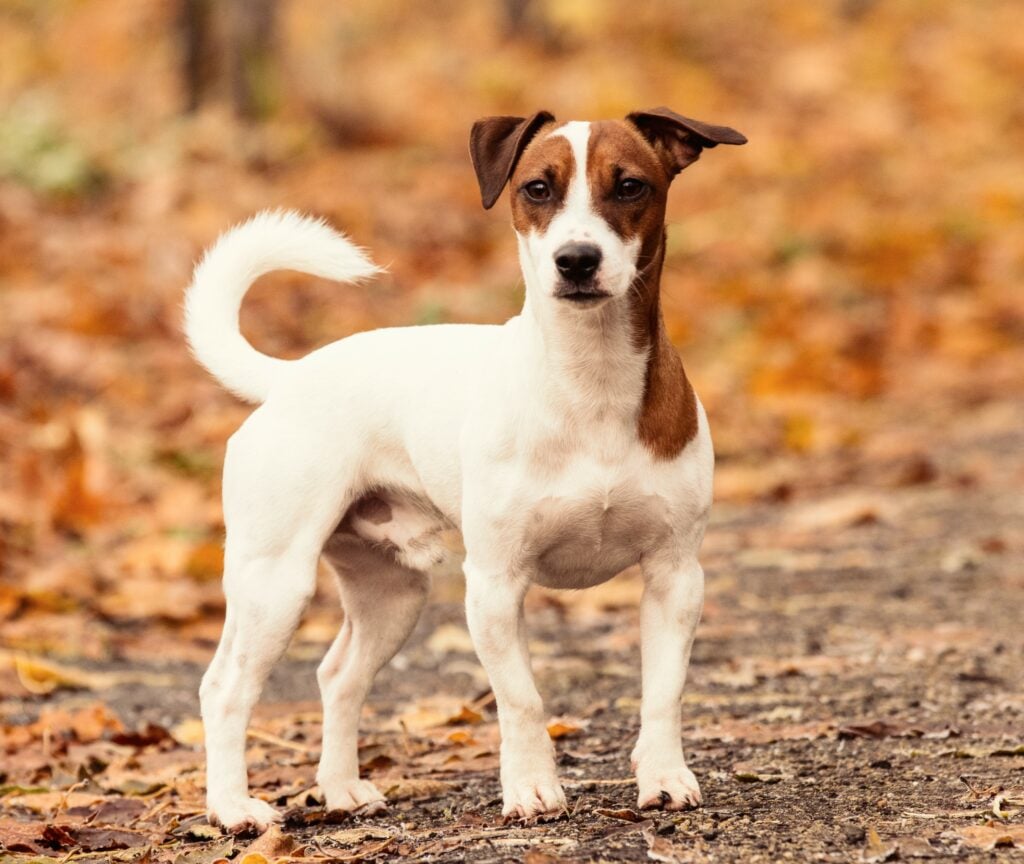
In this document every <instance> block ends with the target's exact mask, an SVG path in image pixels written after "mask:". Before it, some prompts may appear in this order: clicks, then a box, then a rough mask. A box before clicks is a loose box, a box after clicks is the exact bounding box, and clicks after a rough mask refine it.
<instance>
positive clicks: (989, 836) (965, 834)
mask: <svg viewBox="0 0 1024 864" xmlns="http://www.w3.org/2000/svg"><path fill="white" fill-rule="evenodd" d="M958 833H959V835H960V836H961V837H962V838H963V839H964V842H965V843H967V845H968V846H973V847H975V848H976V849H985V850H989V849H1000V848H1005V847H1015V846H1020V847H1024V825H1000V824H995V823H992V822H989V823H987V824H985V825H971V826H969V827H967V828H961V829H960V830H959V832H958Z"/></svg>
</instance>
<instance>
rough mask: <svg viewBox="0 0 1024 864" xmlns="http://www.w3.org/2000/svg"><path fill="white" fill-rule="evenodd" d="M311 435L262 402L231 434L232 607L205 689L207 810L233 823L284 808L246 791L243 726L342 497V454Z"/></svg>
mask: <svg viewBox="0 0 1024 864" xmlns="http://www.w3.org/2000/svg"><path fill="white" fill-rule="evenodd" d="M261 410H262V409H261ZM278 426H282V428H278ZM268 427H269V428H268ZM309 437H310V436H309V435H307V434H306V433H305V432H303V431H302V430H301V429H297V428H296V427H295V426H294V425H293V426H291V427H283V424H275V423H273V422H272V421H270V419H269V418H267V417H266V416H263V417H260V412H259V411H257V413H256V414H254V415H253V416H252V417H251V418H250V420H249V421H247V423H246V424H245V426H243V427H242V429H240V430H239V432H238V433H236V435H235V437H234V438H233V439H232V440H231V443H230V445H229V447H228V454H227V458H226V460H225V468H224V514H225V522H226V524H227V543H226V550H225V568H224V593H225V597H226V599H227V616H226V619H225V624H224V633H223V635H222V637H221V642H220V645H219V647H218V648H217V653H216V655H215V657H214V659H213V662H212V663H211V664H210V668H209V669H208V670H207V672H206V674H205V675H204V676H203V683H202V686H201V688H200V694H199V695H200V701H201V704H202V715H203V724H204V728H205V736H206V760H207V762H206V766H207V767H206V785H207V812H208V815H209V817H210V820H211V822H214V823H219V824H220V825H222V826H223V827H224V828H226V829H228V830H232V831H238V830H244V829H247V828H255V829H260V830H262V829H263V828H265V827H266V826H267V825H268V824H269V823H270V822H273V821H277V820H278V819H279V818H280V817H279V815H278V813H277V812H276V811H275V810H274V808H273V807H271V806H270V805H269V804H267V803H266V802H264V801H261V800H259V799H256V798H251V797H249V794H248V780H247V776H246V766H245V744H246V727H247V726H248V724H249V719H250V717H251V715H252V710H253V708H254V706H255V705H256V702H257V701H258V699H259V697H260V693H261V691H262V689H263V684H264V682H265V681H266V678H267V675H268V674H269V673H270V670H271V668H272V667H273V665H274V664H275V663H276V662H277V660H278V659H279V658H280V656H281V655H282V654H283V653H284V650H285V648H286V647H287V646H288V642H289V640H290V639H291V636H292V634H293V633H294V631H295V628H296V627H297V626H298V623H299V619H300V618H301V616H302V613H303V610H304V609H305V608H306V605H307V603H308V602H309V600H310V598H311V597H312V596H313V592H314V590H315V586H316V567H317V561H318V559H319V555H320V550H321V549H322V547H323V544H324V540H325V538H326V537H327V536H328V535H329V534H330V532H331V530H332V529H333V527H334V524H335V523H336V521H337V519H338V514H339V511H340V509H341V508H343V507H344V505H345V500H344V499H345V491H344V489H345V487H344V484H343V483H342V482H340V481H341V477H342V474H343V472H342V471H341V470H340V469H341V467H342V466H341V463H340V462H339V461H336V459H335V458H334V457H332V464H331V465H330V466H327V467H325V466H323V465H319V466H318V465H315V464H313V461H312V460H313V456H312V454H314V453H315V452H317V451H318V450H319V449H321V448H318V447H316V446H314V445H315V444H316V443H317V442H314V441H310V440H308V438H309ZM331 469H333V470H331ZM339 490H340V491H339Z"/></svg>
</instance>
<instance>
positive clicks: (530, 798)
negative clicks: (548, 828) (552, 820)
mask: <svg viewBox="0 0 1024 864" xmlns="http://www.w3.org/2000/svg"><path fill="white" fill-rule="evenodd" d="M501 797H502V801H503V806H502V808H501V815H502V816H504V817H505V819H506V820H508V821H511V820H516V819H533V818H536V817H543V816H548V817H552V816H560V815H561V814H562V813H565V812H566V811H567V810H568V809H569V808H568V805H567V804H566V803H565V793H564V792H563V791H562V787H561V785H560V784H559V782H558V781H557V780H555V779H554V778H552V779H550V780H540V781H533V782H531V781H525V782H519V783H511V784H509V785H507V786H506V787H505V788H504V789H503V790H502V795H501Z"/></svg>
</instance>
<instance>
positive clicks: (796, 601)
mask: <svg viewBox="0 0 1024 864" xmlns="http://www.w3.org/2000/svg"><path fill="white" fill-rule="evenodd" d="M1020 407H1021V406H1019V405H1016V406H1005V407H1004V408H1003V409H1001V410H1002V412H1003V413H1002V414H1000V415H999V416H1000V417H1002V418H1004V419H1005V418H1007V417H1009V416H1011V415H1012V413H1013V411H1014V410H1015V409H1017V408H1020ZM1022 443H1024V437H1022V436H1021V433H1020V431H1019V430H1018V429H1014V428H1012V424H1009V425H1008V424H1006V423H1005V422H1000V423H995V422H993V423H991V424H988V425H987V426H986V424H984V423H981V424H977V425H976V426H975V427H974V428H973V429H972V430H970V431H969V432H964V433H959V432H958V433H953V432H951V433H950V435H949V436H948V438H947V440H946V441H945V443H944V445H943V446H942V447H941V448H939V449H937V450H936V451H934V453H933V460H934V468H935V471H936V472H937V473H938V475H939V478H940V479H939V480H938V481H937V482H931V481H929V482H909V481H908V483H907V484H898V485H897V486H896V487H894V488H882V487H880V486H879V487H875V488H872V487H869V486H861V487H857V488H853V487H850V488H848V489H846V490H840V492H841V494H839V495H837V494H836V493H835V491H834V490H833V492H832V493H830V494H829V495H828V496H827V497H825V496H823V495H818V496H815V495H811V494H807V495H801V496H797V497H796V498H794V499H793V500H790V501H786V502H778V501H776V502H769V503H761V504H753V505H749V506H742V507H740V506H729V507H726V506H723V507H720V508H718V510H717V511H716V515H715V518H714V521H713V524H712V526H711V529H710V531H709V534H708V540H707V545H706V554H705V556H704V557H705V565H706V569H707V573H708V599H707V605H706V611H705V615H704V620H703V623H702V627H701V632H700V634H699V637H698V640H697V644H696V648H695V652H694V659H693V665H692V671H691V676H690V683H689V686H688V690H687V694H686V697H685V721H684V724H685V728H684V737H685V741H686V750H687V754H688V757H689V760H690V764H691V767H692V768H693V769H694V771H695V772H696V773H697V775H698V777H699V778H700V780H701V783H702V786H703V790H704V797H705V802H706V804H705V806H704V807H703V808H702V809H700V810H697V811H694V812H688V813H680V814H665V813H642V814H638V813H636V812H635V810H634V809H633V807H634V804H635V798H634V795H635V791H634V788H633V786H632V784H631V782H630V779H629V776H630V772H629V764H628V754H629V749H630V747H631V744H632V741H633V739H634V736H635V734H636V731H637V706H638V701H637V700H638V697H639V691H638V679H637V665H638V647H637V629H636V625H637V621H636V619H637V614H636V605H635V601H636V596H637V587H638V586H637V585H636V581H635V580H633V579H631V578H629V577H628V576H627V577H623V578H620V580H616V581H615V582H613V583H610V584H609V585H608V586H606V587H605V588H602V589H598V590H596V591H593V592H584V593H582V594H580V595H569V596H564V597H563V596H560V595H556V594H542V595H537V596H534V597H533V598H532V599H531V608H530V622H531V632H532V638H533V642H534V645H535V652H534V653H535V668H536V670H537V674H538V679H539V682H540V686H541V690H542V692H543V693H544V695H545V698H546V704H547V706H548V708H549V710H550V712H551V714H552V717H553V718H561V719H560V725H557V726H553V727H552V732H553V734H554V735H556V736H557V739H558V740H557V746H558V752H559V761H560V767H561V772H562V775H563V777H564V779H565V781H566V783H567V791H568V793H569V798H570V801H571V807H572V813H571V815H569V816H567V817H565V818H563V819H560V820H558V821H555V822H550V823H545V824H540V825H531V826H518V825H503V824H502V822H501V819H500V804H499V788H498V783H497V772H496V767H497V759H496V746H497V740H496V728H495V723H494V714H493V706H492V705H491V704H490V702H489V700H488V698H487V688H486V683H485V682H484V680H483V679H482V677H481V673H480V670H479V667H478V665H477V664H476V661H475V659H474V657H473V655H472V652H471V651H470V649H469V645H468V643H467V642H466V637H465V632H464V630H463V617H462V612H461V609H460V607H459V604H458V596H457V594H458V586H457V582H455V581H452V580H449V579H447V578H441V579H440V580H439V581H438V584H437V587H436V592H435V593H436V594H437V599H436V602H435V603H433V604H432V605H431V607H430V608H429V610H428V612H427V614H426V615H425V616H424V620H423V621H422V622H421V624H420V626H419V628H418V630H417V632H416V634H415V636H414V638H413V640H412V642H411V643H410V645H409V646H408V647H407V648H406V649H405V650H404V651H403V652H402V654H400V655H399V657H398V658H396V661H395V662H394V663H393V664H392V666H391V667H390V668H388V669H387V670H386V671H385V672H384V673H383V674H382V675H381V677H380V679H379V681H378V685H377V687H376V688H375V691H374V695H373V697H372V700H371V705H370V708H369V710H368V712H367V716H366V718H365V721H364V730H365V733H366V737H365V739H364V741H363V746H362V752H361V761H362V763H363V767H364V771H365V772H366V773H367V774H368V775H369V776H370V777H372V778H373V779H374V780H375V781H376V782H377V783H378V784H379V785H380V786H381V787H382V788H383V789H386V790H388V794H389V797H390V798H391V799H392V804H391V807H390V809H389V811H388V812H387V813H385V814H383V815H379V816H372V817H366V818H357V819H353V820H348V821H345V822H343V823H341V824H332V823H330V822H328V821H325V820H324V818H323V816H322V814H321V813H320V812H319V811H318V809H317V808H316V807H315V806H313V805H315V790H314V789H312V788H311V787H312V784H313V774H314V770H315V757H316V753H317V750H318V747H319V726H318V719H319V718H318V715H317V713H316V712H317V705H316V702H315V699H316V691H315V683H314V675H313V670H314V668H315V659H314V654H315V653H318V652H314V651H312V650H309V651H306V650H305V649H303V648H302V647H301V645H300V646H299V647H298V648H297V650H296V651H295V652H294V655H293V656H292V657H290V658H289V660H288V662H287V663H286V664H285V665H284V666H283V667H282V668H281V669H279V670H278V671H277V672H276V673H275V676H274V679H273V681H272V684H271V687H270V690H269V693H268V702H267V704H265V705H264V706H263V707H262V708H261V711H260V718H259V721H258V723H257V727H258V730H259V731H258V733H257V734H258V737H254V738H253V740H252V742H251V743H252V749H251V751H250V771H251V777H252V781H253V783H254V785H255V786H256V787H257V789H258V790H259V794H261V795H262V796H264V797H266V798H268V799H270V800H273V801H275V803H277V804H278V805H279V806H281V807H283V808H285V809H287V810H288V811H289V819H288V821H287V822H286V825H285V828H284V832H283V835H282V836H280V837H277V838H276V839H274V838H264V839H262V840H258V841H255V842H256V843H259V844H262V845H260V846H257V847H256V848H257V849H264V850H265V851H266V852H268V853H274V852H276V853H278V854H283V853H285V852H287V850H289V849H291V850H292V851H291V854H292V855H293V856H296V857H302V856H303V855H304V856H305V857H306V858H308V859H310V860H314V859H319V858H322V857H327V856H332V855H333V856H337V858H338V859H339V860H347V861H356V860H380V861H384V860H424V861H446V862H448V861H450V862H458V861H472V862H483V861H529V862H532V864H539V862H549V861H556V860H557V861H601V860H606V861H639V860H645V859H653V860H657V861H704V860H707V861H716V862H731V861H736V862H745V864H749V862H756V861H765V862H768V861H772V862H774V861H780V860H794V861H835V862H842V861H856V860H864V861H884V860H909V859H913V858H923V859H925V858H930V859H935V860H958V861H961V860H977V861H988V860H993V859H994V858H996V859H999V860H1019V859H1020V858H1022V857H1024V851H1022V847H1024V810H1022V808H1024V662H1022V661H1024V628H1022V626H1021V622H1022V621H1024V616H1022V605H1024V603H1022V601H1024V570H1022V568H1021V556H1020V550H1021V549H1022V548H1024V542H1022V541H1024V533H1022V532H1024V520H1022V516H1024V498H1022V496H1021V495H1020V489H1021V484H1022V481H1024V458H1022V448H1021V444H1022ZM919 479H920V478H919ZM169 669H170V670H171V673H172V674H173V684H172V685H171V686H167V682H161V685H160V686H146V685H145V682H143V683H142V684H139V683H133V684H123V685H120V686H114V687H112V688H108V689H105V690H103V692H102V693H101V694H100V695H101V696H102V699H103V702H102V703H99V705H97V703H96V702H95V699H96V696H95V695H88V696H83V695H82V694H75V693H66V692H65V691H60V692H61V693H64V695H62V696H60V697H58V698H55V697H53V696H51V697H50V698H49V699H48V700H43V699H36V700H32V699H26V700H22V701H20V702H16V701H14V700H7V701H6V702H5V703H4V706H3V707H4V713H5V719H6V721H7V723H9V724H13V725H11V726H10V727H8V731H7V733H6V734H7V741H6V744H7V746H6V750H7V757H6V761H5V763H4V765H3V768H2V769H0V782H3V783H5V784H7V785H6V786H5V787H4V788H5V792H6V797H5V798H4V803H3V808H4V809H3V813H4V815H3V817H2V820H0V832H2V833H0V838H2V839H3V841H4V842H5V843H6V844H7V848H8V850H9V851H8V852H7V853H6V854H0V861H2V862H8V861H10V862H14V861H28V860H33V858H34V857H35V856H38V855H40V854H43V855H46V856H60V855H64V854H66V853H67V852H69V851H74V852H76V853H78V854H83V853H86V852H89V851H90V850H93V851H94V856H93V857H88V856H86V857H85V858H77V857H76V860H96V861H113V860H148V861H150V862H162V861H168V862H171V861H178V862H182V864H185V862H204V861H213V860H215V859H217V858H218V857H220V856H224V855H231V854H234V852H235V851H238V850H243V849H246V848H247V847H249V846H250V844H251V843H253V842H254V841H252V839H251V838H222V837H220V835H219V834H218V833H217V832H215V831H211V830H210V829H208V828H206V827H205V826H204V825H203V820H202V817H201V816H199V815H198V812H199V810H200V808H201V799H200V781H201V773H200V753H199V752H198V750H197V748H196V747H194V746H193V742H194V741H195V736H196V729H195V726H194V722H189V720H188V718H191V717H194V715H195V712H196V705H195V697H194V693H195V684H196V681H197V680H198V676H199V674H200V673H201V665H200V664H198V663H194V664H186V665H182V664H174V665H173V666H171V667H169ZM106 671H110V669H107V670H106ZM115 671H118V670H116V669H115ZM120 671H122V672H123V671H124V670H123V669H121V670H120ZM135 671H136V672H138V668H137V667H136V668H135ZM146 671H147V673H149V674H153V675H155V674H157V673H159V672H162V671H163V672H166V671H167V670H161V669H159V668H157V667H153V668H151V669H148V670H146ZM55 704H56V705H57V706H58V708H57V709H56V710H57V714H53V712H54V710H55V709H54V705H55ZM44 707H45V708H47V710H48V711H49V712H50V720H49V721H48V722H49V727H50V731H49V732H48V733H46V734H45V735H44V734H42V733H41V732H40V731H39V729H40V727H39V723H38V722H36V724H35V726H32V725H28V726H20V727H19V726H18V725H17V724H16V721H18V720H20V721H33V720H35V718H36V717H37V716H38V715H39V712H40V710H41V709H43V708H44ZM61 711H63V714H61ZM115 718H119V721H120V722H119V721H118V720H117V719H115ZM398 718H401V721H402V724H403V725H404V728H402V727H400V726H399V724H398V723H397V720H398ZM182 721H185V722H184V723H183V725H179V724H182ZM147 722H148V723H150V724H152V725H151V726H149V727H148V728H147V727H146V726H145V725H144V724H145V723H147ZM62 724H63V725H62ZM122 724H123V727H124V728H125V729H128V730H140V731H136V732H133V733H131V734H130V733H129V732H125V731H123V729H122ZM44 725H45V724H44ZM18 728H21V729H22V730H32V729H35V732H25V733H24V735H23V740H21V742H20V744H19V743H18V742H17V740H16V737H14V731H12V730H17V729H18ZM168 730H170V731H168ZM15 787H21V788H15ZM69 788H73V789H74V791H73V792H72V793H71V794H70V796H69V795H68V794H67V792H66V790H68V789H69ZM32 790H36V791H35V792H34V793H33V792H32ZM46 790H61V791H60V792H59V793H58V794H57V795H53V794H50V793H49V792H48V791H46ZM55 813H56V814H57V815H54V814H55ZM54 824H57V825H60V826H63V827H53V826H54ZM47 825H49V826H50V827H48V828H47V827H46V826H47ZM44 828H45V830H44ZM47 832H49V833H47ZM1014 843H1015V844H1016V847H1017V848H1013V844H1014ZM274 844H276V846H275V845H274ZM993 846H995V847H996V848H995V851H990V850H991V849H992V847H993ZM146 849H148V850H150V851H149V853H148V854H149V858H148V859H144V858H143V857H142V853H143V850H146ZM118 850H120V851H118ZM268 857H272V855H270V854H268ZM254 860H256V859H250V861H254Z"/></svg>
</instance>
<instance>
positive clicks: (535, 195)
mask: <svg viewBox="0 0 1024 864" xmlns="http://www.w3.org/2000/svg"><path fill="white" fill-rule="evenodd" d="M746 140H747V139H746V138H744V137H743V135H741V134H740V133H739V132H737V131H736V130H735V129H730V128H729V127H727V126H712V125H710V124H708V123H702V122H700V121H699V120H691V119H689V118H687V117H683V116H681V115H679V114H676V113H675V112H674V111H670V110H669V109H667V108H655V109H653V110H650V111H636V112H634V113H632V114H629V115H628V116H627V117H626V118H625V120H603V121H599V122H594V123H584V122H572V123H565V124H561V125H559V124H557V123H556V122H555V118H554V117H553V116H552V115H551V114H550V113H548V112H547V111H539V112H538V113H536V114H534V115H533V116H532V117H486V118H484V119H482V120H478V121H477V122H476V123H474V124H473V130H472V133H471V135H470V152H471V155H472V157H473V167H474V168H475V169H476V175H477V180H478V181H479V183H480V194H481V196H482V198H483V205H484V207H485V208H490V207H492V206H493V205H494V202H495V201H497V200H498V196H499V195H500V194H501V190H502V189H504V188H505V185H506V184H508V185H509V187H510V192H511V195H512V224H513V225H514V226H515V229H516V234H517V235H518V237H519V247H520V256H521V257H522V259H523V266H524V270H526V271H527V281H528V283H529V282H530V281H531V278H530V277H531V276H532V277H533V279H534V281H535V283H536V285H537V286H539V290H540V291H541V293H543V294H545V295H547V296H550V297H553V298H555V299H556V300H557V301H558V302H559V303H561V304H564V305H565V306H568V307H572V308H577V309H589V308H595V307H597V306H600V305H602V304H603V303H605V302H606V301H608V300H610V299H612V298H615V297H621V296H623V295H625V294H626V293H627V292H628V291H629V288H630V285H632V283H633V281H634V279H636V277H637V274H638V272H640V271H641V270H642V269H643V268H644V267H645V266H646V265H647V264H648V263H649V262H651V261H653V260H654V259H655V257H656V256H657V254H658V252H659V250H660V248H661V244H662V241H663V237H664V224H665V201H666V198H667V195H668V187H669V184H670V183H671V182H672V179H673V178H674V177H675V175H676V174H678V173H679V172H680V171H682V170H683V168H685V167H686V166H687V165H689V164H690V163H691V162H693V161H695V160H696V159H697V158H698V157H699V156H700V153H701V151H702V150H703V149H705V148H711V147H716V146H717V145H719V144H743V143H745V142H746Z"/></svg>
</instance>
